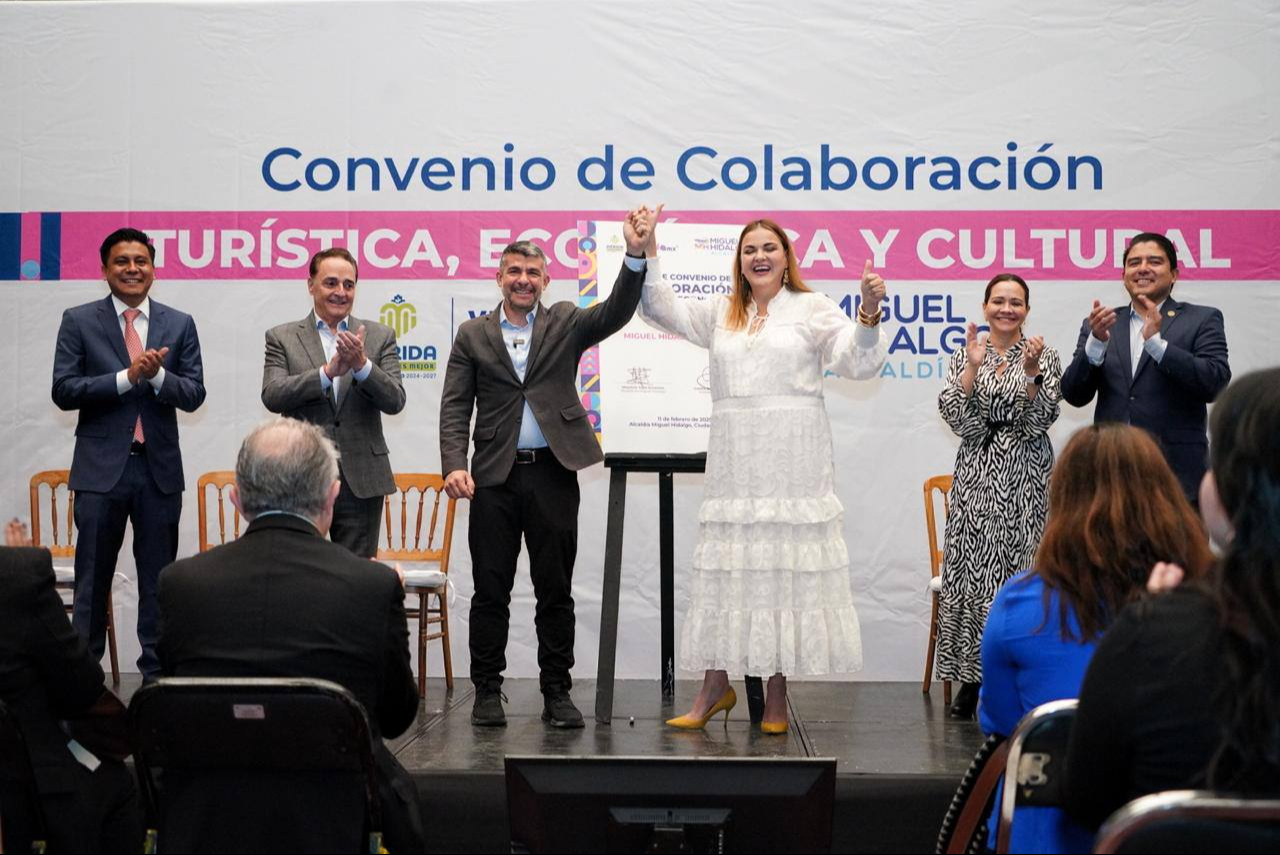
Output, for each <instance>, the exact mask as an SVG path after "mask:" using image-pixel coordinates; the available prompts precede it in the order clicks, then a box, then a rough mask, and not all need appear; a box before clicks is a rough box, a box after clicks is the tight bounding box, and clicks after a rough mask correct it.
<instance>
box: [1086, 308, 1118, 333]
mask: <svg viewBox="0 0 1280 855" xmlns="http://www.w3.org/2000/svg"><path fill="white" fill-rule="evenodd" d="M1088 321H1089V332H1090V333H1092V334H1093V337H1094V338H1096V339H1097V340H1098V341H1106V340H1107V339H1109V338H1111V328H1112V327H1113V326H1115V324H1116V312H1115V309H1112V308H1111V307H1109V306H1104V305H1102V303H1100V302H1099V301H1097V300H1094V301H1093V311H1091V312H1089V318H1088Z"/></svg>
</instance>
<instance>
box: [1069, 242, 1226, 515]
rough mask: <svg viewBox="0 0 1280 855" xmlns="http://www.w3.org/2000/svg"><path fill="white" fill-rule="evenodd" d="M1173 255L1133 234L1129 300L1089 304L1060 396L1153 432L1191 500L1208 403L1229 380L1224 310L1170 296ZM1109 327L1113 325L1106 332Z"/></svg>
mask: <svg viewBox="0 0 1280 855" xmlns="http://www.w3.org/2000/svg"><path fill="white" fill-rule="evenodd" d="M1177 281H1178V252H1177V250H1176V249H1175V248H1174V246H1173V242H1172V241H1170V240H1169V239H1168V238H1166V237H1165V236H1164V235H1162V234H1154V233H1151V232H1144V233H1142V234H1139V235H1136V236H1135V237H1134V238H1133V240H1132V241H1131V242H1130V244H1129V248H1128V249H1126V250H1125V253H1124V287H1125V290H1126V291H1128V292H1129V297H1130V298H1131V301H1130V304H1129V305H1128V306H1122V307H1119V308H1115V309H1112V308H1108V307H1106V306H1103V305H1102V304H1101V303H1100V302H1099V301H1097V300H1094V301H1093V311H1091V312H1090V313H1089V317H1087V318H1085V321H1084V324H1083V327H1082V329H1081V330H1080V341H1079V342H1078V343H1077V344H1076V352H1075V357H1074V358H1073V359H1072V361H1071V365H1070V366H1069V367H1068V368H1067V370H1066V371H1065V372H1064V373H1063V375H1062V397H1063V398H1066V400H1067V401H1068V402H1069V403H1071V404H1074V405H1075V406H1077V407H1083V406H1084V405H1085V404H1087V403H1089V402H1090V401H1092V400H1093V397H1094V395H1095V394H1096V395H1097V396H1098V405H1097V407H1096V408H1095V409H1094V412H1093V420H1094V421H1095V422H1125V423H1127V424H1131V425H1135V426H1136V427H1140V428H1143V429H1145V430H1147V431H1148V432H1150V433H1151V434H1152V435H1153V436H1155V438H1156V439H1157V440H1158V441H1159V443H1160V447H1161V449H1163V451H1164V456H1165V459H1166V460H1168V461H1169V466H1170V467H1171V468H1172V469H1173V472H1174V474H1175V475H1177V476H1178V481H1179V483H1181V484H1182V489H1183V490H1184V491H1185V492H1186V494H1187V497H1188V498H1189V499H1191V501H1192V503H1193V504H1194V503H1195V502H1196V497H1197V495H1198V494H1199V490H1200V480H1201V479H1202V478H1203V477H1204V471H1205V466H1206V460H1207V455H1208V438H1207V435H1206V427H1207V409H1208V404H1210V403H1212V402H1213V399H1214V398H1216V397H1217V396H1218V393H1219V392H1221V391H1222V390H1223V389H1224V388H1226V386H1227V383H1228V382H1229V381H1230V380H1231V366H1230V365H1229V364H1228V363H1227V336H1226V333H1225V332H1224V331H1223V326H1222V312H1220V311H1218V310H1217V309H1213V308H1210V307H1208V306H1195V305H1192V304H1191V303H1180V302H1178V301H1177V300H1175V299H1173V297H1172V291H1173V286H1174V283H1175V282H1177ZM1113 328H1114V329H1113Z"/></svg>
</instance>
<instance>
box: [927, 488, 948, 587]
mask: <svg viewBox="0 0 1280 855" xmlns="http://www.w3.org/2000/svg"><path fill="white" fill-rule="evenodd" d="M935 491H936V492H938V493H939V494H941V496H942V519H943V522H944V523H945V522H946V519H947V516H948V515H949V514H950V513H951V476H950V475H934V476H933V477H932V478H930V479H928V480H927V481H925V482H924V522H925V525H926V526H927V527H928V529H929V569H930V571H931V572H932V574H933V575H934V576H937V575H938V573H939V572H940V570H941V569H942V543H941V541H940V540H939V538H938V533H939V532H938V521H937V517H936V513H935V505H936V501H937V500H936V499H935V498H934V495H933V494H934V492H935Z"/></svg>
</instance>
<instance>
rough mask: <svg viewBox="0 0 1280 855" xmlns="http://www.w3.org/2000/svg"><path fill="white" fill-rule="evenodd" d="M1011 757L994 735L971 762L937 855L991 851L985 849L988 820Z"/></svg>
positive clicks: (951, 807) (954, 797)
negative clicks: (1005, 767)
mask: <svg viewBox="0 0 1280 855" xmlns="http://www.w3.org/2000/svg"><path fill="white" fill-rule="evenodd" d="M1008 753H1009V741H1008V740H1007V739H1005V738H1004V737H1003V736H1001V735H1000V734H998V733H993V734H991V735H990V736H988V737H987V741H986V742H984V743H983V744H982V747H981V748H979V749H978V752H977V754H975V755H974V756H973V760H971V761H969V768H968V769H967V770H965V773H964V776H963V777H962V778H961V779H960V784H959V786H957V787H956V791H955V794H954V795H952V796H951V804H950V805H949V806H948V807H947V812H946V814H945V815H944V816H943V818H942V826H941V827H940V828H939V829H938V842H937V845H936V847H935V849H934V851H935V852H936V853H937V855H944V853H950V854H951V855H959V853H966V852H988V851H990V849H989V848H988V847H987V845H986V843H987V817H988V816H990V815H991V804H992V802H994V801H995V798H996V786H997V785H998V784H999V783H1000V779H1001V776H1002V775H1003V774H1004V764H1005V758H1006V757H1007V756H1008Z"/></svg>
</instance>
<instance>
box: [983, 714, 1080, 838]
mask: <svg viewBox="0 0 1280 855" xmlns="http://www.w3.org/2000/svg"><path fill="white" fill-rule="evenodd" d="M1076 704H1077V701H1076V699H1075V698H1071V699H1068V700H1062V701H1050V702H1049V703H1047V704H1041V705H1040V706H1038V707H1036V708H1035V709H1033V710H1031V712H1029V713H1027V714H1026V715H1024V716H1023V717H1022V721H1020V722H1018V726H1017V727H1015V728H1014V729H1013V733H1012V734H1010V736H1009V759H1008V760H1007V761H1006V762H1005V773H1004V780H1005V786H1004V795H1003V797H1002V798H1001V801H1000V819H999V824H998V825H997V827H996V851H997V852H1008V851H1009V839H1010V835H1011V834H1012V829H1013V812H1014V809H1015V808H1018V807H1022V806H1034V807H1060V806H1061V805H1062V802H1063V792H1064V791H1063V786H1064V785H1063V775H1062V769H1063V766H1064V761H1065V760H1066V757H1067V744H1068V743H1069V742H1070V741H1071V725H1072V723H1073V722H1074V721H1075V718H1076Z"/></svg>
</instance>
